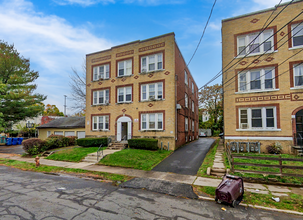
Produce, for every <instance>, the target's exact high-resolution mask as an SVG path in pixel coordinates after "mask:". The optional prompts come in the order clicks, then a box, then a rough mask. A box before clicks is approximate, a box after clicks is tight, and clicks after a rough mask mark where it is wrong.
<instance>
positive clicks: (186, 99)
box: [184, 93, 188, 108]
mask: <svg viewBox="0 0 303 220" xmlns="http://www.w3.org/2000/svg"><path fill="white" fill-rule="evenodd" d="M184 102H185V108H188V95H187V94H186V93H185V98H184Z"/></svg>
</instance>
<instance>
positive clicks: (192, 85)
mask: <svg viewBox="0 0 303 220" xmlns="http://www.w3.org/2000/svg"><path fill="white" fill-rule="evenodd" d="M191 92H192V93H193V94H194V93H195V86H194V83H193V82H192V83H191Z"/></svg>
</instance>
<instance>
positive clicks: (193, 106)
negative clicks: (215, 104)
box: [191, 101, 195, 112]
mask: <svg viewBox="0 0 303 220" xmlns="http://www.w3.org/2000/svg"><path fill="white" fill-rule="evenodd" d="M191 110H192V112H195V102H194V101H191Z"/></svg>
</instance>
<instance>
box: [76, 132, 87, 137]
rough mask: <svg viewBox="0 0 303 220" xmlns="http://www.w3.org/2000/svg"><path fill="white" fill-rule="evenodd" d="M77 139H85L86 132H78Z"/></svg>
mask: <svg viewBox="0 0 303 220" xmlns="http://www.w3.org/2000/svg"><path fill="white" fill-rule="evenodd" d="M77 137H78V139H79V138H85V131H78V132H77Z"/></svg>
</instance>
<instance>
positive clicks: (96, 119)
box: [92, 115, 109, 131]
mask: <svg viewBox="0 0 303 220" xmlns="http://www.w3.org/2000/svg"><path fill="white" fill-rule="evenodd" d="M100 117H103V118H102V119H103V128H99V118H100ZM106 118H107V119H108V129H105V123H106ZM95 122H96V123H97V128H94V124H95ZM92 125H93V127H92V130H93V131H109V116H108V115H100V116H98V115H97V116H93V117H92Z"/></svg>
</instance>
